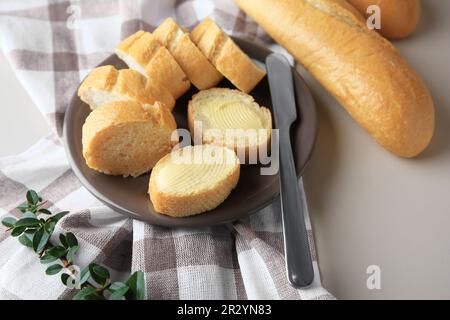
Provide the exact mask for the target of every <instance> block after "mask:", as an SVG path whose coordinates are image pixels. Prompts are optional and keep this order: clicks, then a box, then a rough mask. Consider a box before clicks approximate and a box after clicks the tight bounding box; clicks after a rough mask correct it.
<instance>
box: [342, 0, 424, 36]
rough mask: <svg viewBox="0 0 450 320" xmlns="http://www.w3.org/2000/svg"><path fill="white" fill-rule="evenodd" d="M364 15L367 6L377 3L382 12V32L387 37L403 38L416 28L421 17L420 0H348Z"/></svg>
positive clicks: (365, 14) (366, 14)
mask: <svg viewBox="0 0 450 320" xmlns="http://www.w3.org/2000/svg"><path fill="white" fill-rule="evenodd" d="M347 1H348V2H350V4H352V5H353V6H354V7H355V8H356V9H358V10H359V12H361V13H362V14H363V15H364V16H366V17H367V16H369V15H370V14H368V13H367V8H368V7H369V6H371V5H377V6H379V8H380V13H381V30H380V33H381V34H382V35H383V36H385V37H386V38H390V39H403V38H406V37H407V36H409V35H410V34H411V33H412V32H413V31H414V30H415V29H416V26H417V24H418V22H419V19H420V1H419V0H347Z"/></svg>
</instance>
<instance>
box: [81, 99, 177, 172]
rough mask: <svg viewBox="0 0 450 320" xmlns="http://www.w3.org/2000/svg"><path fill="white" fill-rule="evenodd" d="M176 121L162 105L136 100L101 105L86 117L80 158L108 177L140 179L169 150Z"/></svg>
mask: <svg viewBox="0 0 450 320" xmlns="http://www.w3.org/2000/svg"><path fill="white" fill-rule="evenodd" d="M174 130H176V123H175V119H174V117H173V115H172V113H171V112H170V110H169V109H167V108H166V107H165V106H164V105H162V104H161V103H159V102H156V103H155V104H154V105H143V104H141V103H139V102H135V101H114V102H110V103H107V104H103V105H101V106H99V107H98V108H96V109H95V110H94V111H92V112H91V113H90V114H89V116H88V117H87V118H86V121H85V123H84V125H83V129H82V144H83V156H84V158H85V160H86V164H87V166H88V167H89V168H91V169H94V170H97V171H99V172H103V173H105V174H110V175H120V176H124V177H126V176H133V177H136V176H139V175H141V174H143V173H146V172H148V171H150V170H151V169H152V168H153V166H154V165H155V164H156V162H158V160H159V159H161V158H162V157H163V156H164V155H166V154H167V153H169V152H170V151H171V149H172V142H171V135H172V132H173V131H174Z"/></svg>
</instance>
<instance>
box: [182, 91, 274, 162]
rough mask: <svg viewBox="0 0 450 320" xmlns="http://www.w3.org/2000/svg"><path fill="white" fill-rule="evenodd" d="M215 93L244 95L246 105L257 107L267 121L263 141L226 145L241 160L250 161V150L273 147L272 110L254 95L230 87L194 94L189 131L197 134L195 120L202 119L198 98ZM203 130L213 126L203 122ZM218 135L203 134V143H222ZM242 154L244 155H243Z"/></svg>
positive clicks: (189, 110)
mask: <svg viewBox="0 0 450 320" xmlns="http://www.w3.org/2000/svg"><path fill="white" fill-rule="evenodd" d="M214 95H219V96H226V95H229V96H238V97H242V102H245V103H246V107H249V108H251V107H257V108H258V109H259V110H258V111H259V112H260V116H261V118H263V120H264V123H265V127H264V129H266V130H267V131H266V132H267V137H266V139H264V140H262V141H258V144H256V145H249V144H246V145H245V146H236V145H235V144H233V145H227V144H225V146H226V147H228V148H230V149H232V150H234V151H235V152H236V153H237V154H238V156H239V158H240V160H241V161H242V162H243V161H248V160H249V159H250V157H249V156H250V151H255V152H258V151H259V150H260V149H261V148H266V149H267V151H270V147H271V133H272V114H271V112H270V110H269V109H268V108H266V107H261V106H259V105H258V104H257V103H256V102H255V100H254V99H253V97H252V96H250V95H248V94H246V93H244V92H241V91H239V90H232V89H228V88H212V89H209V90H203V91H200V92H198V93H197V94H195V95H194V96H192V99H191V100H190V101H189V105H188V124H189V131H190V132H191V135H192V136H195V121H201V120H200V119H198V116H196V107H195V103H196V100H197V99H203V98H207V97H208V96H214ZM202 129H203V130H207V129H211V128H207V127H206V126H205V124H203V128H202ZM213 129H214V128H213ZM216 138H217V137H214V136H209V137H208V136H205V135H202V143H203V144H213V145H222V144H223V141H216ZM241 155H242V156H243V157H241ZM258 158H259V152H258V155H257V157H256V159H255V160H258Z"/></svg>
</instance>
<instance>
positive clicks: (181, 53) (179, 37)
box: [153, 18, 223, 90]
mask: <svg viewBox="0 0 450 320" xmlns="http://www.w3.org/2000/svg"><path fill="white" fill-rule="evenodd" d="M153 36H154V37H155V38H156V39H157V40H158V41H159V42H160V43H161V44H162V45H163V46H165V47H166V48H167V49H168V50H169V52H170V53H171V54H172V55H173V57H174V58H175V60H176V61H177V62H178V64H179V65H180V67H181V69H183V71H184V73H186V75H187V77H188V78H189V80H190V81H191V82H192V84H193V85H194V86H195V87H196V88H197V89H199V90H204V89H209V88H212V87H215V86H216V85H217V84H218V83H219V82H220V81H221V80H222V78H223V76H222V74H221V73H220V72H219V71H217V70H216V68H215V67H214V66H213V65H212V64H211V63H210V62H209V60H208V58H206V57H205V55H204V54H203V53H202V52H201V51H200V49H199V48H197V46H196V45H195V44H194V43H193V42H192V40H191V38H190V37H189V33H188V32H187V31H185V30H184V29H183V28H182V27H180V26H179V25H178V24H177V23H176V22H175V21H174V20H173V19H172V18H167V19H166V20H165V21H164V22H163V23H162V24H161V25H160V26H159V27H158V28H156V29H155V31H154V32H153Z"/></svg>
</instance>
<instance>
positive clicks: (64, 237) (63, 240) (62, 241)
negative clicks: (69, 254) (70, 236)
mask: <svg viewBox="0 0 450 320" xmlns="http://www.w3.org/2000/svg"><path fill="white" fill-rule="evenodd" d="M59 241H60V242H61V244H62V245H63V246H64V248H68V247H69V246H68V245H67V239H66V236H65V235H64V234H62V233H60V234H59Z"/></svg>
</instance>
